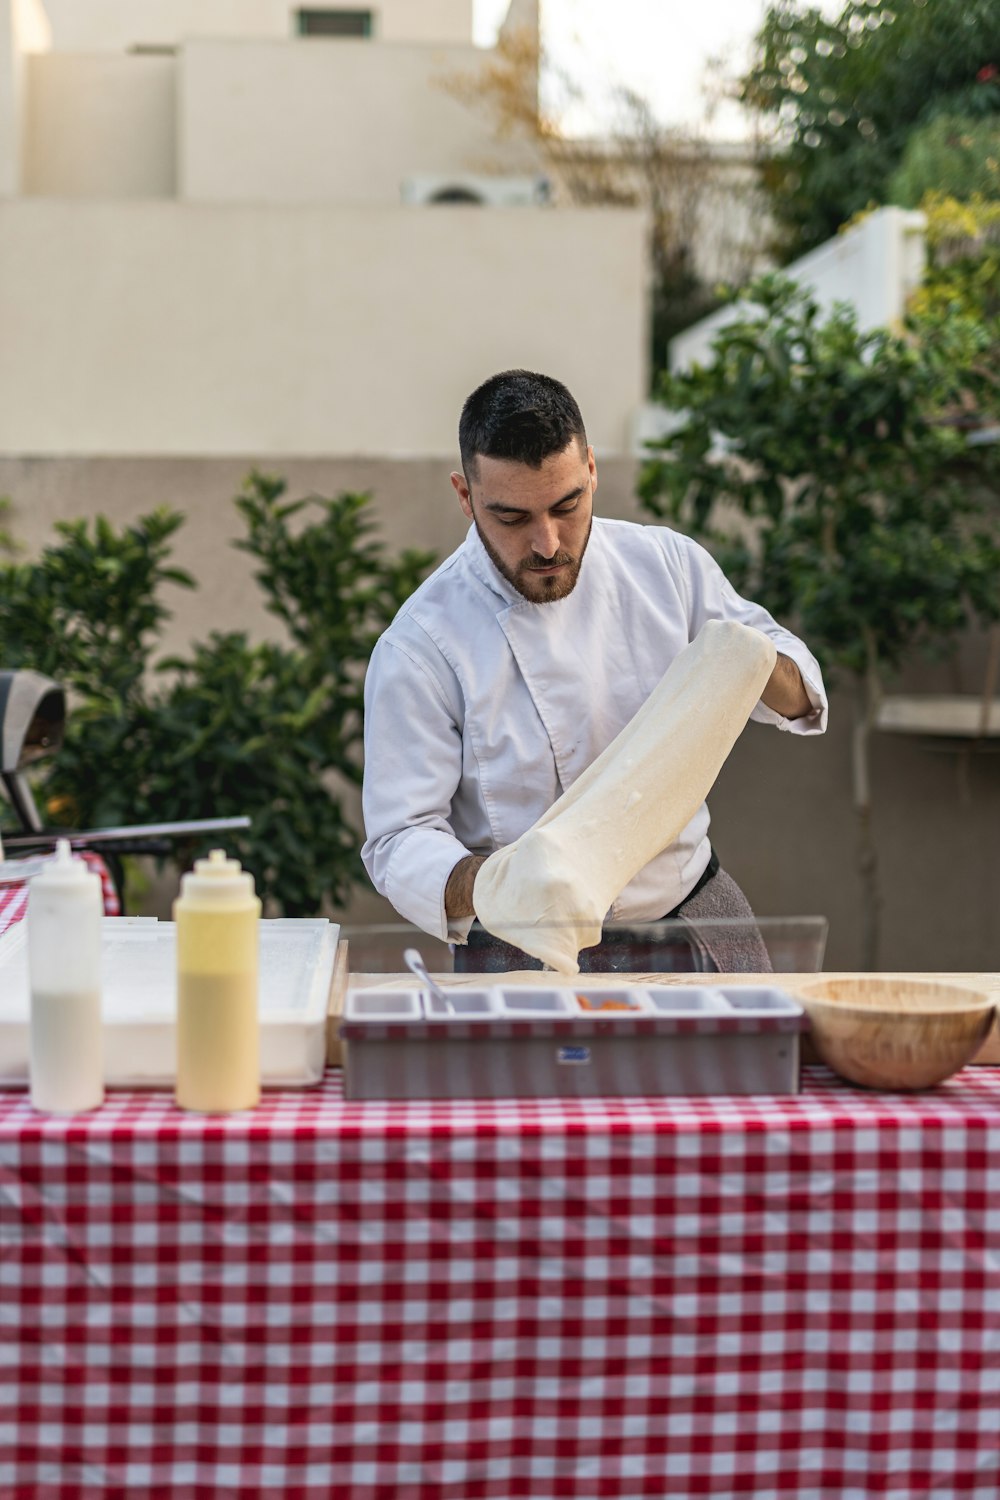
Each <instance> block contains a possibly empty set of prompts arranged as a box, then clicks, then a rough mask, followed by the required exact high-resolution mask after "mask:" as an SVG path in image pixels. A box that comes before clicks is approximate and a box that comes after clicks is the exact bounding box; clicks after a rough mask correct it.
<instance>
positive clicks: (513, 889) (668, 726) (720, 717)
mask: <svg viewBox="0 0 1000 1500" xmlns="http://www.w3.org/2000/svg"><path fill="white" fill-rule="evenodd" d="M776 658H777V652H776V650H775V648H774V645H773V643H772V642H771V641H770V640H769V639H768V638H767V636H765V635H762V634H761V632H760V631H759V630H753V629H751V628H750V627H749V626H747V625H739V624H737V623H736V622H735V621H719V620H710V621H709V622H708V623H707V624H706V625H705V626H704V627H703V629H702V630H701V631H700V632H699V634H698V635H697V637H696V638H695V639H694V640H693V641H692V642H691V644H690V645H688V646H686V647H685V648H684V650H683V651H682V652H681V653H680V655H679V656H678V657H676V658H675V660H674V661H673V662H672V663H671V665H670V667H669V668H668V669H667V671H666V672H665V673H664V675H663V677H662V678H661V679H660V681H659V682H658V683H657V685H656V687H655V688H654V689H653V691H652V693H650V695H649V697H648V698H647V700H646V702H645V703H644V704H643V705H642V707H641V708H640V709H639V712H638V713H637V714H636V715H635V717H634V718H633V719H632V720H631V721H630V722H629V723H628V724H626V726H625V728H624V729H623V730H622V732H621V733H620V734H619V735H618V736H617V737H616V738H615V739H614V740H612V742H611V744H610V745H609V746H608V747H607V749H606V750H604V751H603V752H602V754H601V755H599V756H598V757H597V759H596V760H595V761H594V762H593V764H592V765H590V766H588V767H587V769H586V771H584V772H583V774H582V775H581V776H580V777H578V778H577V780H576V781H575V782H574V783H573V785H572V786H571V787H570V789H569V791H567V792H564V793H563V795H562V796H561V797H560V798H559V799H558V800H557V801H556V802H554V803H553V804H552V806H551V807H550V808H549V810H548V812H546V813H543V814H542V816H541V817H540V818H539V819H538V821H537V822H536V823H534V824H533V825H532V827H531V828H529V829H528V831H527V833H524V834H522V835H521V837H520V838H519V839H517V840H515V842H514V843H513V844H509V845H508V846H507V847H506V848H505V849H498V850H497V851H496V853H495V854H491V855H490V857H489V859H487V860H486V862H485V863H484V864H483V865H481V866H480V868H479V871H478V873H477V875H476V881H475V885H474V887H473V894H472V903H473V906H474V907H475V911H476V916H477V917H478V918H479V920H480V922H482V924H483V926H484V927H485V928H486V929H487V930H488V931H489V932H492V933H493V934H494V936H496V937H499V938H503V939H504V940H505V941H507V942H510V943H514V944H515V945H516V946H517V947H518V948H522V949H524V950H525V951H526V952H528V953H531V954H533V955H534V957H535V958H538V959H541V960H542V962H543V963H547V964H549V965H550V966H551V967H552V968H554V969H559V970H562V972H563V973H566V974H576V973H577V972H578V971H579V964H578V963H577V954H578V953H579V951H580V949H581V948H589V947H592V946H593V945H594V944H595V943H598V942H600V938H601V927H602V924H603V920H604V917H605V915H606V913H607V912H608V910H609V908H610V907H611V905H612V903H613V902H614V901H615V899H616V898H617V897H618V896H619V895H620V893H621V892H622V891H623V890H624V889H625V887H626V886H627V885H628V883H629V881H630V880H632V879H633V878H634V877H635V876H636V875H638V873H639V871H640V870H641V869H643V867H644V866H645V865H647V864H648V863H649V861H650V860H651V859H655V858H656V856H657V855H658V854H659V853H660V852H661V851H662V850H664V849H666V847H667V846H668V844H672V843H673V841H674V840H675V839H676V838H677V835H678V834H679V833H680V832H681V830H682V829H683V828H684V827H685V826H686V825H687V824H688V823H689V822H690V820H691V818H692V817H693V816H694V814H695V812H696V811H697V810H698V808H699V807H700V806H701V804H702V802H703V801H704V800H705V797H706V796H707V794H708V792H709V790H710V789H711V786H712V783H713V782H714V781H715V778H716V777H717V776H718V774H719V772H720V770H721V769H722V766H723V763H724V761H725V759H726V756H727V755H728V754H729V752H730V750H731V749H732V748H733V745H734V744H735V743H736V740H737V738H738V737H739V735H740V733H741V731H742V729H743V727H744V725H745V724H746V721H747V719H748V718H749V716H750V713H751V710H752V709H753V707H754V705H755V704H756V703H757V700H758V699H759V698H760V695H761V690H762V689H763V687H764V685H765V683H766V682H767V679H768V678H769V677H770V675H771V671H772V669H773V667H774V663H775V660H776Z"/></svg>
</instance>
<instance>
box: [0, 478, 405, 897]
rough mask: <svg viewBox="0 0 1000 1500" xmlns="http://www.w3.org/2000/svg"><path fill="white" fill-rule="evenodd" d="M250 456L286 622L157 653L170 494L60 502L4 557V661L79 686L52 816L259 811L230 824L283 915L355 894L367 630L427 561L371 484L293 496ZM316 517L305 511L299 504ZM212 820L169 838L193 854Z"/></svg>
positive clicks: (170, 579) (46, 793)
mask: <svg viewBox="0 0 1000 1500" xmlns="http://www.w3.org/2000/svg"><path fill="white" fill-rule="evenodd" d="M284 493H285V485H284V483H283V481H281V480H279V479H273V478H269V477H267V476H264V475H261V474H256V473H255V474H251V475H250V476H249V478H248V480H247V481H246V484H245V485H244V487H243V490H242V491H241V493H240V494H239V495H238V496H237V498H236V506H237V509H238V510H239V512H240V515H241V516H242V518H243V521H244V523H245V526H246V533H247V534H246V536H245V537H244V538H242V539H241V540H240V541H239V542H238V543H237V544H236V545H238V546H240V547H241V548H242V549H243V550H245V551H246V552H248V553H249V554H250V556H251V557H253V558H254V559H255V561H256V562H257V564H258V566H257V568H256V571H255V577H256V580H257V582H258V584H259V586H260V587H261V589H262V590H263V593H264V596H265V599H266V603H267V607H268V609H269V610H270V611H271V612H272V613H273V614H275V615H276V616H277V618H278V619H279V620H280V621H281V622H282V626H283V628H284V633H285V634H286V637H287V639H286V640H285V641H284V642H264V643H253V642H251V641H250V640H249V639H248V637H247V636H246V634H245V633H243V632H232V631H230V632H214V633H212V634H211V635H210V636H209V638H208V639H207V640H206V641H202V642H198V643H196V644H195V645H194V646H192V647H191V649H190V650H189V651H188V652H186V653H184V654H182V655H179V656H174V657H170V658H167V659H166V660H157V652H158V648H159V646H160V642H161V638H162V633H163V626H164V624H165V622H166V620H167V618H168V617H169V612H168V610H167V607H166V605H165V604H164V603H163V602H162V599H161V592H162V590H163V588H164V586H166V585H174V586H177V587H181V588H191V587H194V580H193V579H192V578H191V577H190V576H189V575H188V574H186V573H184V572H183V571H181V570H180V569H177V568H175V567H172V566H171V565H170V561H169V559H170V552H171V542H172V538H173V536H174V534H175V533H176V531H177V529H178V528H179V527H180V526H181V525H182V523H183V517H182V516H181V515H179V514H177V513H174V512H168V511H164V510H159V511H155V512H153V513H152V514H151V515H148V516H144V517H142V518H141V519H140V520H138V521H136V522H134V523H132V524H130V525H127V526H124V527H122V528H121V529H120V530H116V529H115V528H114V527H113V526H112V525H111V524H110V523H109V522H108V521H107V520H106V519H104V518H103V517H98V518H97V519H96V520H94V521H92V522H90V521H72V522H63V523H60V524H59V525H58V526H57V532H58V536H59V540H58V541H57V542H56V543H54V544H53V545H50V546H49V547H46V548H45V549H44V551H43V552H42V554H41V556H40V557H39V558H38V560H37V561H35V562H22V563H18V564H10V565H6V566H3V567H0V631H2V648H0V649H2V655H3V661H4V665H5V666H6V667H14V666H31V667H34V668H35V669H36V670H38V671H41V672H44V673H46V674H47V675H48V676H50V677H53V678H55V679H56V680H57V681H59V682H61V683H62V684H63V685H64V686H65V687H66V688H67V689H68V690H69V693H70V699H71V712H70V714H69V716H68V720H67V731H66V742H65V745H64V746H63V748H62V749H61V750H60V752H59V754H58V756H57V757H55V758H54V759H53V760H52V761H51V762H50V763H49V764H48V765H47V766H46V767H45V769H44V770H43V771H42V772H41V775H40V779H39V783H38V788H37V794H38V795H39V796H40V798H41V799H42V804H43V805H44V806H45V808H46V813H47V817H48V819H49V820H50V821H51V822H53V823H59V824H61V825H65V826H75V827H90V826H102V825H103V826H108V825H112V824H118V823H125V824H139V823H146V822H163V821H173V820H184V819H193V818H203V817H224V816H229V815H234V814H243V813H246V814H249V815H250V817H251V818H252V826H251V828H250V829H249V830H248V831H247V832H246V833H236V834H227V835H226V836H225V839H224V842H225V844H226V846H227V847H228V848H230V849H231V850H232V851H233V852H234V853H235V854H237V855H238V856H239V857H240V859H241V860H242V861H243V862H244V864H245V865H246V866H247V867H248V868H249V869H251V870H252V871H253V873H254V876H255V879H256V881H257V885H258V890H259V891H260V893H261V895H262V896H264V897H265V898H270V900H271V901H272V902H273V903H274V905H275V906H276V907H277V908H278V909H280V910H282V911H283V912H285V913H286V914H287V915H289V916H296V915H303V914H308V913H315V912H317V911H318V910H319V909H320V907H321V906H322V905H323V903H324V902H325V903H328V904H330V905H333V906H337V905H339V904H341V903H343V902H344V901H345V900H346V899H347V897H348V895H349V893H350V890H351V887H352V885H353V884H354V883H355V882H356V881H358V880H361V879H362V878H363V872H362V868H361V864H360V861H359V859H358V849H359V842H360V841H359V834H358V832H357V830H356V829H355V828H354V826H353V825H352V822H351V820H350V817H349V816H348V814H347V813H346V812H345V810H344V805H343V798H344V790H345V787H348V786H350V785H352V784H357V783H359V782H360V779H361V735H362V702H363V700H362V690H363V677H364V669H365V665H366V663H367V661H368V657H369V655H370V654H371V649H372V646H373V645H374V643H375V641H376V640H377V638H378V636H379V635H380V634H381V632H382V630H383V629H384V628H385V626H386V625H387V624H388V622H389V620H390V619H391V618H392V616H393V615H394V614H395V612H396V610H397V609H398V607H399V605H400V604H401V603H402V602H403V600H405V599H406V598H407V597H408V595H409V594H410V593H412V591H413V589H414V588H415V587H416V585H417V583H419V581H420V579H421V577H422V576H423V574H424V572H425V571H426V570H427V568H428V567H429V566H430V564H431V563H432V562H433V560H434V559H433V556H432V555H431V554H430V553H426V552H417V551H412V550H411V551H405V552H403V553H401V554H400V555H399V556H398V557H397V558H395V559H390V558H386V557H385V555H384V550H383V547H382V544H381V543H380V542H379V541H377V540H376V539H375V538H374V535H373V533H374V529H375V527H374V522H373V520H372V518H371V515H370V511H369V509H368V507H369V502H370V497H369V496H368V495H364V494H343V495H339V496H337V497H336V498H335V499H324V498H321V497H311V498H310V499H308V500H298V501H292V502H289V501H285V500H284V499H283V496H284ZM303 522H305V524H303ZM217 842H219V836H218V835H216V836H215V837H214V838H210V839H209V840H207V841H204V842H203V843H201V844H197V845H196V844H191V845H189V846H186V847H184V848H183V849H181V848H179V849H178V850H177V854H178V858H179V860H180V861H181V862H182V863H184V864H187V863H189V862H190V860H191V859H192V858H194V857H196V856H197V855H198V854H200V853H202V852H204V849H205V848H207V847H208V846H209V844H212V843H217Z"/></svg>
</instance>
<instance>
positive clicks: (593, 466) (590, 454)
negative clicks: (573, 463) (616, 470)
mask: <svg viewBox="0 0 1000 1500" xmlns="http://www.w3.org/2000/svg"><path fill="white" fill-rule="evenodd" d="M587 465H588V467H589V469H590V493H591V495H596V494H597V463H596V461H595V459H594V450H593V448H590V447H588V448H587Z"/></svg>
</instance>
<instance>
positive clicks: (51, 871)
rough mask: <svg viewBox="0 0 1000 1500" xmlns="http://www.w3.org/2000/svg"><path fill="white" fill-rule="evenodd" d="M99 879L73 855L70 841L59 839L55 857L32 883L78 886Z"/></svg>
mask: <svg viewBox="0 0 1000 1500" xmlns="http://www.w3.org/2000/svg"><path fill="white" fill-rule="evenodd" d="M97 879H98V877H97V875H95V874H94V872H93V870H91V869H88V867H87V863H86V861H85V860H83V859H81V858H80V856H79V855H78V854H74V853H73V851H72V850H71V848H70V844H69V839H57V840H56V852H55V855H54V857H53V858H52V859H48V860H46V862H45V864H44V865H43V866H42V868H41V870H40V871H39V872H38V874H37V875H36V876H35V878H34V880H33V881H32V885H76V886H78V885H80V884H81V883H82V882H83V881H87V882H88V883H89V882H92V881H95V880H97Z"/></svg>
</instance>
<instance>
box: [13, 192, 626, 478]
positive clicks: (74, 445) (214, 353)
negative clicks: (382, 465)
mask: <svg viewBox="0 0 1000 1500" xmlns="http://www.w3.org/2000/svg"><path fill="white" fill-rule="evenodd" d="M26 287H31V289H32V295H30V296H26V295H25V288H26ZM643 293H644V269H643V258H642V222H641V216H640V215H637V214H627V213H626V214H603V213H590V212H588V211H585V210H578V211H573V212H568V213H555V212H545V211H540V212H537V213H535V212H530V211H527V210H521V209H496V210H489V211H486V212H479V211H478V210H469V209H464V208H454V207H440V208H435V209H427V210H411V209H405V208H386V209H353V208H337V207H316V208H301V207H296V208H289V209H287V210H283V211H282V212H281V213H275V212H273V211H272V210H270V209H268V208H267V207H252V206H247V205H229V206H224V207H223V206H218V205H204V204H178V203H172V202H160V203H155V202H143V203H130V202H118V203H101V202H95V201H91V202H87V203H86V204H83V203H79V202H72V201H68V200H61V201H54V200H44V201H42V200H38V201H33V200H29V199H20V200H15V201H8V202H6V203H0V327H2V328H3V330H4V336H3V340H2V344H0V452H5V453H15V454H63V453H75V454H88V453H92V454H105V455H108V454H115V453H118V454H122V455H125V454H243V455H250V454H253V453H255V452H269V453H274V454H283V455H317V454H327V455H330V456H334V455H337V456H346V455H358V454H367V455H378V456H389V455H394V456H407V457H410V456H420V455H428V454H441V453H448V452H450V451H451V449H452V446H453V434H454V426H455V421H456V414H457V411H458V408H459V405H460V404H461V400H462V398H463V397H464V395H465V394H467V393H468V391H469V390H470V389H471V388H472V387H473V386H474V385H475V384H477V383H478V381H479V380H481V379H483V378H485V377H486V376H487V375H489V374H491V373H493V371H494V370H497V369H503V368H506V367H509V366H512V365H527V366H529V367H538V368H541V369H545V370H550V371H552V372H553V373H554V374H556V375H561V376H564V377H566V378H567V379H568V380H570V382H571V383H572V384H573V385H574V386H575V387H576V388H577V390H578V392H579V396H580V399H581V400H582V401H584V403H585V405H586V407H587V409H588V410H589V411H590V412H592V413H593V425H594V433H593V436H594V442H595V443H596V444H597V445H598V446H599V448H601V449H602V450H604V451H606V452H621V451H625V450H627V445H628V433H629V422H630V417H631V413H632V411H633V410H634V408H635V406H636V405H637V403H639V402H640V401H641V399H642V395H643V383H644V366H643V359H642V342H643V321H642V314H643Z"/></svg>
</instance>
